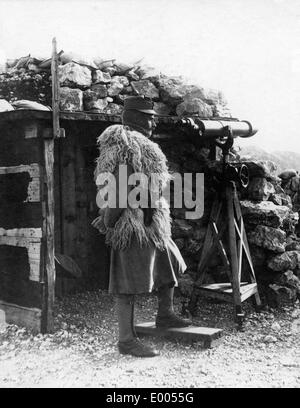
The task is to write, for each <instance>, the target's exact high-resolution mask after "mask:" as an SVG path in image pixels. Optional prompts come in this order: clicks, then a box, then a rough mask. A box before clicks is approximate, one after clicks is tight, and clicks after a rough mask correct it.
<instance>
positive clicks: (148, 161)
mask: <svg viewBox="0 0 300 408" xmlns="http://www.w3.org/2000/svg"><path fill="white" fill-rule="evenodd" d="M97 143H98V147H99V157H98V158H97V160H96V169H95V174H94V176H95V181H96V179H97V177H98V175H99V174H101V173H103V172H111V173H114V171H115V169H116V166H118V165H120V164H130V165H131V166H132V168H133V170H134V171H135V172H142V173H144V174H145V175H146V176H148V178H150V175H151V174H152V175H153V174H154V175H155V177H152V180H155V183H154V184H152V190H154V191H157V189H158V188H159V187H160V189H164V188H165V187H166V185H167V183H168V182H169V180H170V179H171V176H170V174H169V172H168V167H167V161H166V156H165V155H164V153H163V152H162V151H161V149H160V147H159V146H158V145H157V144H156V143H154V142H152V141H151V140H149V139H148V138H147V137H145V136H144V135H142V134H141V133H139V132H137V131H135V130H131V129H130V128H129V127H127V126H123V125H113V126H109V127H108V128H107V129H106V130H105V131H104V132H103V133H102V134H101V135H100V136H99V138H98V139H97ZM152 206H153V205H152ZM104 211H105V209H100V212H99V217H98V221H99V225H100V226H98V229H99V231H100V232H101V233H103V234H105V236H106V243H107V244H108V245H110V246H111V247H112V248H114V249H117V250H124V249H127V248H128V247H129V246H130V244H131V240H132V238H133V236H135V237H136V239H137V241H138V244H139V246H140V247H144V246H146V245H148V244H150V243H153V244H154V245H155V247H156V248H158V249H161V250H163V249H165V247H166V245H167V243H168V241H169V239H170V238H171V218H170V210H169V205H168V203H167V201H166V200H165V199H164V198H163V197H162V196H160V197H159V198H158V200H157V201H156V203H155V210H154V212H153V217H152V223H151V224H150V225H149V226H146V225H145V224H144V218H143V217H144V213H143V210H142V209H141V208H135V209H134V208H131V207H127V208H125V209H124V210H123V212H122V214H121V217H120V218H119V220H118V221H117V222H116V224H115V226H114V227H113V228H106V227H105V225H104V220H103V218H104Z"/></svg>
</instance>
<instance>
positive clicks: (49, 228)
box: [44, 139, 55, 332]
mask: <svg viewBox="0 0 300 408" xmlns="http://www.w3.org/2000/svg"><path fill="white" fill-rule="evenodd" d="M44 152H45V173H46V174H45V176H46V177H45V182H46V186H47V187H46V189H47V194H46V219H45V223H46V226H45V233H46V239H45V244H46V251H45V269H46V278H47V318H46V319H47V326H46V331H50V332H51V331H53V304H54V299H55V261H54V174H53V166H54V139H45V141H44Z"/></svg>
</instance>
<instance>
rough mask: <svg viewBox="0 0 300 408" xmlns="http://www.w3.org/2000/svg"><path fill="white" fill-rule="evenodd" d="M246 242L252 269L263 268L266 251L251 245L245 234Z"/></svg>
mask: <svg viewBox="0 0 300 408" xmlns="http://www.w3.org/2000/svg"><path fill="white" fill-rule="evenodd" d="M247 237H248V241H249V244H250V254H251V258H252V262H253V266H254V269H261V268H262V267H264V266H265V262H266V259H267V254H266V251H265V250H264V249H263V248H262V247H260V246H259V247H258V246H256V245H253V244H251V242H250V240H249V234H247Z"/></svg>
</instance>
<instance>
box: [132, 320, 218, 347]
mask: <svg viewBox="0 0 300 408" xmlns="http://www.w3.org/2000/svg"><path fill="white" fill-rule="evenodd" d="M135 330H136V332H137V333H138V334H141V335H149V336H158V337H168V338H171V339H183V340H187V341H200V342H203V345H204V347H211V346H212V345H213V342H214V341H215V340H217V339H219V338H220V337H221V334H222V331H223V330H221V329H215V328H210V327H199V326H189V327H180V328H167V329H162V328H157V327H156V325H155V322H147V323H138V324H136V325H135Z"/></svg>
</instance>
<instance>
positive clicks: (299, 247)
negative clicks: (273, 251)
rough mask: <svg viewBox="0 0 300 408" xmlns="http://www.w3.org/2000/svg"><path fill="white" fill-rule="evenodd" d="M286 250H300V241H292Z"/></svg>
mask: <svg viewBox="0 0 300 408" xmlns="http://www.w3.org/2000/svg"><path fill="white" fill-rule="evenodd" d="M285 250H286V251H300V242H298V241H292V242H290V243H288V244H286V246H285Z"/></svg>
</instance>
